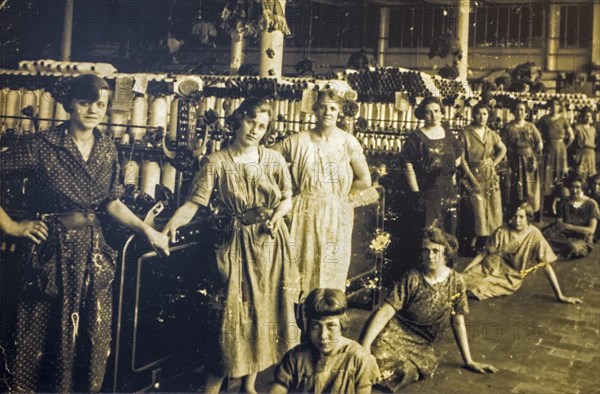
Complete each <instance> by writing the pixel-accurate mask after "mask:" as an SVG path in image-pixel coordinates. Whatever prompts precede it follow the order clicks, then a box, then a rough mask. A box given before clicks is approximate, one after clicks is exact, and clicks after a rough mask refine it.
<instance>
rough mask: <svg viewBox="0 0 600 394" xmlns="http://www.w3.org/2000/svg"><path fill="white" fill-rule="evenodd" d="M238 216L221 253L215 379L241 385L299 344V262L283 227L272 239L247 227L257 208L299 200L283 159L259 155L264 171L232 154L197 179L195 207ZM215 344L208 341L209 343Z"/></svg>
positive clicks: (259, 228) (213, 161) (259, 226)
mask: <svg viewBox="0 0 600 394" xmlns="http://www.w3.org/2000/svg"><path fill="white" fill-rule="evenodd" d="M213 193H214V196H215V198H216V199H217V200H218V202H219V203H220V204H221V205H223V206H224V207H225V208H226V210H227V212H228V213H229V215H231V217H232V220H233V223H232V232H231V238H230V239H229V240H228V242H226V243H225V244H223V245H222V246H221V247H220V248H219V249H218V250H217V251H216V256H217V268H218V271H219V273H220V275H221V277H222V279H223V282H224V283H225V286H224V288H223V294H222V295H223V296H222V297H220V298H218V299H220V301H221V302H220V303H218V305H216V306H215V307H216V308H219V309H220V310H219V313H218V314H217V316H218V318H217V319H216V320H217V321H215V324H217V325H218V326H219V327H218V328H217V330H216V331H217V332H216V333H215V334H216V336H217V338H214V342H215V344H214V345H216V346H215V349H214V350H215V354H214V356H215V357H214V363H213V364H211V365H209V366H208V368H209V370H211V372H212V373H214V374H216V375H226V376H229V377H241V376H245V375H248V374H251V373H255V372H260V371H262V370H264V369H266V368H268V367H270V366H271V365H274V364H276V363H278V362H279V361H280V360H281V358H282V357H283V355H284V354H285V353H286V352H287V351H288V350H289V349H291V348H292V347H294V346H295V345H297V344H298V342H299V339H300V333H299V329H298V327H297V326H296V323H295V317H294V302H298V296H299V291H300V288H299V285H300V283H299V274H298V262H297V261H296V260H295V256H293V255H292V253H291V250H290V237H289V233H288V229H287V227H286V224H285V222H284V221H283V220H280V221H279V222H278V224H277V225H276V227H275V228H274V230H273V236H272V237H271V236H270V235H269V234H268V233H267V232H266V231H265V228H264V225H263V222H261V221H259V222H256V223H253V224H249V223H246V224H244V223H243V222H242V221H243V214H244V213H246V212H249V211H250V210H253V209H255V208H259V207H263V208H265V209H275V208H276V207H277V206H278V205H279V203H280V202H281V201H282V199H284V198H286V197H289V196H290V195H291V193H292V189H291V182H290V175H289V173H288V170H287V165H286V163H285V161H284V160H283V158H282V157H281V155H280V154H278V153H277V152H275V151H273V150H271V149H267V148H264V147H262V146H261V147H259V161H258V163H244V164H239V163H236V162H234V160H233V158H232V156H231V154H230V153H229V150H228V149H224V150H221V151H218V152H215V153H212V154H210V155H209V156H208V157H207V158H206V159H205V161H204V163H203V165H202V167H201V169H200V171H199V173H198V174H197V176H196V178H195V180H194V184H193V187H192V190H191V193H190V197H189V198H190V200H191V201H194V202H196V203H198V204H200V205H204V206H208V204H209V203H210V201H211V196H213ZM212 339H213V338H210V339H208V340H209V341H210V340H212Z"/></svg>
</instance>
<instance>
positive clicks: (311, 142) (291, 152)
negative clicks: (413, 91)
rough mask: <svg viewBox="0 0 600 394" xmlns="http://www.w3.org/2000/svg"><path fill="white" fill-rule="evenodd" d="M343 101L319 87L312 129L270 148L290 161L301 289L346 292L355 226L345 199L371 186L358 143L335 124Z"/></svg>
mask: <svg viewBox="0 0 600 394" xmlns="http://www.w3.org/2000/svg"><path fill="white" fill-rule="evenodd" d="M343 103H344V99H343V98H341V97H339V96H338V95H337V94H336V93H334V92H332V91H321V92H319V94H318V96H317V100H316V102H315V104H314V106H313V109H314V112H315V114H316V117H317V124H316V126H315V128H314V129H311V130H307V131H302V132H300V133H298V134H295V135H293V136H291V137H289V138H287V139H285V140H284V141H282V142H281V143H279V144H277V145H275V146H274V147H273V148H274V149H276V150H278V151H279V152H281V154H282V155H283V157H284V158H285V160H286V161H287V162H288V163H291V173H292V186H293V190H294V199H293V208H292V211H291V225H290V238H291V240H292V242H293V243H292V249H293V253H294V256H295V258H296V260H297V261H298V263H299V264H300V274H301V280H302V291H303V292H304V294H308V293H309V292H310V291H311V290H312V289H314V288H317V287H323V288H334V289H340V290H342V291H345V289H346V277H347V274H348V268H349V266H350V258H351V241H352V228H353V225H354V211H353V207H352V205H351V203H350V198H351V194H353V193H355V192H359V191H360V190H362V189H365V188H368V187H370V186H371V175H370V173H369V168H368V165H367V161H366V158H365V155H364V154H363V150H362V147H361V146H360V143H359V142H358V140H357V139H356V138H355V137H354V136H352V135H350V134H348V133H346V132H345V131H343V130H341V129H340V128H338V127H337V125H336V124H337V121H338V116H339V115H340V111H341V110H342V106H343Z"/></svg>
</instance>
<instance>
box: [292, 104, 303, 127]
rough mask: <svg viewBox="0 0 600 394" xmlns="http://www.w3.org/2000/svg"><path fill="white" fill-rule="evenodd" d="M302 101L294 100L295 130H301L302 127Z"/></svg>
mask: <svg viewBox="0 0 600 394" xmlns="http://www.w3.org/2000/svg"><path fill="white" fill-rule="evenodd" d="M301 109H302V101H300V100H297V101H295V102H294V132H296V133H297V132H299V131H300V130H301V127H302V123H301V122H302V110H301Z"/></svg>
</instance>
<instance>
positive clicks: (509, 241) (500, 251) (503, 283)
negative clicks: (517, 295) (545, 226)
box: [462, 225, 557, 300]
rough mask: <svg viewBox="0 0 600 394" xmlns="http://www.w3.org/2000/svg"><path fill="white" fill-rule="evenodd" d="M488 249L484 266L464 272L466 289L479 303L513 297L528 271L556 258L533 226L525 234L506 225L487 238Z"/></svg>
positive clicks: (482, 264)
mask: <svg viewBox="0 0 600 394" xmlns="http://www.w3.org/2000/svg"><path fill="white" fill-rule="evenodd" d="M487 248H488V251H487V252H486V256H485V257H484V259H483V260H482V262H481V264H477V265H475V266H473V267H471V268H470V269H469V270H468V271H464V272H462V277H463V279H464V280H465V283H466V285H467V290H469V291H470V292H471V293H472V294H473V296H475V297H476V298H477V299H480V300H484V299H486V298H492V297H498V296H502V295H509V294H513V293H514V292H515V291H517V290H518V289H519V288H520V287H521V284H522V283H523V279H524V277H525V271H526V270H527V269H528V268H531V267H533V266H535V265H536V264H538V263H541V262H546V263H552V262H554V261H556V259H557V258H556V255H555V254H554V252H553V251H552V248H551V247H550V245H549V244H548V241H546V239H545V238H544V236H543V235H542V233H541V232H540V230H538V229H537V228H536V227H535V226H533V225H530V226H529V228H528V229H527V230H526V231H525V233H524V234H517V233H516V232H515V231H514V230H511V229H510V228H509V227H508V226H507V225H503V226H502V227H500V228H498V229H497V230H496V231H495V232H494V233H493V234H492V236H491V237H490V238H489V239H488V245H487Z"/></svg>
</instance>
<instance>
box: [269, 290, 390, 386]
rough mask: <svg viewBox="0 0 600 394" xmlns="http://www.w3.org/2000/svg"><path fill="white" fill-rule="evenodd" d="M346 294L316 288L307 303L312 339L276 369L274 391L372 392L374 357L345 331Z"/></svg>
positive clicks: (307, 328) (305, 321) (376, 370)
mask: <svg viewBox="0 0 600 394" xmlns="http://www.w3.org/2000/svg"><path fill="white" fill-rule="evenodd" d="M346 309H347V304H346V297H345V296H344V293H343V292H342V291H341V290H338V289H314V290H313V291H311V292H310V294H309V295H308V297H307V298H306V302H305V303H304V313H303V314H304V316H303V324H302V325H303V326H304V327H302V328H303V330H304V332H305V333H306V334H308V338H309V342H306V343H302V344H300V345H298V346H296V347H295V348H293V349H292V350H290V351H289V352H288V353H287V354H286V355H285V356H284V357H283V360H282V361H281V363H280V364H279V365H278V366H277V369H276V370H275V384H274V385H273V387H272V388H271V393H288V392H303V393H330V392H331V393H348V394H351V393H370V392H371V386H372V385H373V384H374V383H376V381H377V379H378V377H379V368H378V367H377V363H376V361H375V358H374V357H373V356H371V355H370V354H369V353H368V352H366V351H365V350H364V349H363V347H362V346H361V345H360V344H358V342H355V341H353V340H351V339H349V338H346V337H344V336H343V335H342V330H343V329H344V328H345V324H346V321H347V315H346Z"/></svg>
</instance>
